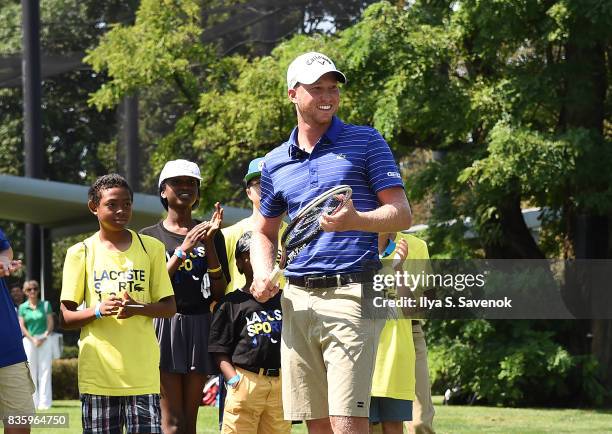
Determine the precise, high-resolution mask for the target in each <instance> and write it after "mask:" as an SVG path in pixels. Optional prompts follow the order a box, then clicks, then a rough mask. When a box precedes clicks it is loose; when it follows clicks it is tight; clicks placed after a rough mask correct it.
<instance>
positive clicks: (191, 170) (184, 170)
mask: <svg viewBox="0 0 612 434" xmlns="http://www.w3.org/2000/svg"><path fill="white" fill-rule="evenodd" d="M177 176H190V177H191V178H196V179H197V180H198V181H201V180H202V176H201V175H200V168H199V167H198V165H197V164H195V163H192V162H191V161H187V160H172V161H168V162H167V163H166V165H165V166H164V168H163V169H162V171H161V173H160V174H159V184H158V186H160V187H161V184H162V182H164V181H165V180H166V179H168V178H175V177H177Z"/></svg>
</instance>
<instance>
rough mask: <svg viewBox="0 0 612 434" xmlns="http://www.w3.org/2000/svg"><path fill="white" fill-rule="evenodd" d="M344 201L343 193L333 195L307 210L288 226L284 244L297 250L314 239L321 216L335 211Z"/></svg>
mask: <svg viewBox="0 0 612 434" xmlns="http://www.w3.org/2000/svg"><path fill="white" fill-rule="evenodd" d="M343 202H344V196H343V195H337V194H336V195H331V196H329V197H326V198H325V199H324V200H323V201H322V202H321V203H318V204H316V205H315V206H314V207H312V208H311V209H310V210H308V211H306V212H305V213H304V215H302V216H301V217H300V218H299V219H298V220H297V221H296V222H295V225H293V227H292V228H287V231H286V232H285V234H284V235H285V243H284V244H285V247H286V249H287V251H292V250H295V249H296V248H298V247H300V246H301V245H303V244H305V243H307V242H309V241H310V240H311V239H313V238H314V237H315V236H316V235H317V233H318V232H319V229H320V228H321V224H320V223H319V217H321V216H322V215H323V214H331V213H333V212H334V211H335V210H336V209H337V208H338V206H339V205H341V204H342V203H343Z"/></svg>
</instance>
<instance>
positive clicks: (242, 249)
mask: <svg viewBox="0 0 612 434" xmlns="http://www.w3.org/2000/svg"><path fill="white" fill-rule="evenodd" d="M252 235H253V232H251V231H248V232H245V233H244V234H242V236H241V237H240V239H239V240H238V242H237V243H236V256H238V255H239V254H240V253H249V252H250V251H251V236H252Z"/></svg>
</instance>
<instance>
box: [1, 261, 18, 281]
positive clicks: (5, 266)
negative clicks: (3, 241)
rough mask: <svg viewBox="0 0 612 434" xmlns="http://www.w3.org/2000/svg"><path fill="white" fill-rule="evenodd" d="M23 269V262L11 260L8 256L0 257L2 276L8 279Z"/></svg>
mask: <svg viewBox="0 0 612 434" xmlns="http://www.w3.org/2000/svg"><path fill="white" fill-rule="evenodd" d="M20 268H21V261H19V260H10V259H9V258H8V257H7V256H0V276H2V277H8V276H10V275H11V274H12V273H14V272H15V271H17V270H19V269H20Z"/></svg>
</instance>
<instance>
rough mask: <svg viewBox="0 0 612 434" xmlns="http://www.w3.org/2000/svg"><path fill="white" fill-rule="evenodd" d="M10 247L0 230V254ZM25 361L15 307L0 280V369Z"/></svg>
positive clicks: (2, 279) (0, 279)
mask: <svg viewBox="0 0 612 434" xmlns="http://www.w3.org/2000/svg"><path fill="white" fill-rule="evenodd" d="M10 246H11V245H10V244H9V242H8V240H7V239H6V236H5V235H4V232H2V230H1V229H0V252H2V251H3V250H7V249H8V248H9V247H10ZM25 361H26V354H25V351H24V349H23V343H22V341H21V329H20V328H19V321H18V320H17V314H16V313H15V306H14V305H13V300H12V299H11V296H10V294H9V290H8V288H7V286H6V282H5V281H4V278H0V368H4V367H5V366H10V365H14V364H15V363H20V362H25Z"/></svg>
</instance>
